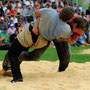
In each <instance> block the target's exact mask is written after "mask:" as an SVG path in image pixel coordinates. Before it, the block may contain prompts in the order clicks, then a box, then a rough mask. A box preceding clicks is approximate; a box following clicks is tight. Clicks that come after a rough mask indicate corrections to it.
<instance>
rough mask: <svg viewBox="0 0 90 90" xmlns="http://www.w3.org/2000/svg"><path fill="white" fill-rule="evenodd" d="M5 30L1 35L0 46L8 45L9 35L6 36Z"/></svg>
mask: <svg viewBox="0 0 90 90" xmlns="http://www.w3.org/2000/svg"><path fill="white" fill-rule="evenodd" d="M7 30H8V29H7V28H5V29H4V32H3V33H2V34H1V39H0V42H1V43H0V44H1V45H2V44H4V45H5V44H8V43H9V35H8V34H7Z"/></svg>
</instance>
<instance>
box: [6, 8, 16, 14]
mask: <svg viewBox="0 0 90 90" xmlns="http://www.w3.org/2000/svg"><path fill="white" fill-rule="evenodd" d="M8 15H10V16H11V15H17V12H15V10H14V8H12V9H11V10H10V11H9V13H8Z"/></svg>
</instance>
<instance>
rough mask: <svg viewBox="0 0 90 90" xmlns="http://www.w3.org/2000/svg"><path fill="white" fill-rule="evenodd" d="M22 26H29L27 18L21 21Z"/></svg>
mask: <svg viewBox="0 0 90 90" xmlns="http://www.w3.org/2000/svg"><path fill="white" fill-rule="evenodd" d="M23 26H24V28H27V27H29V23H28V20H27V19H25V21H24V22H23Z"/></svg>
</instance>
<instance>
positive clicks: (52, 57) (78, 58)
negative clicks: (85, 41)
mask: <svg viewBox="0 0 90 90" xmlns="http://www.w3.org/2000/svg"><path fill="white" fill-rule="evenodd" d="M85 49H90V47H71V52H72V57H71V62H77V63H84V62H90V55H89V54H80V52H82V51H83V50H85ZM6 52H7V51H0V60H1V61H3V60H4V56H5V54H6ZM39 60H47V61H56V60H58V57H57V53H56V49H55V48H48V50H47V51H46V52H45V53H44V55H43V56H42V57H41V58H40V59H39ZM39 60H38V61H39Z"/></svg>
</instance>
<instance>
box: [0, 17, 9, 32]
mask: <svg viewBox="0 0 90 90" xmlns="http://www.w3.org/2000/svg"><path fill="white" fill-rule="evenodd" d="M7 27H8V26H7V23H6V22H4V18H3V17H1V20H0V32H3V31H4V29H5V28H7Z"/></svg>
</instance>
